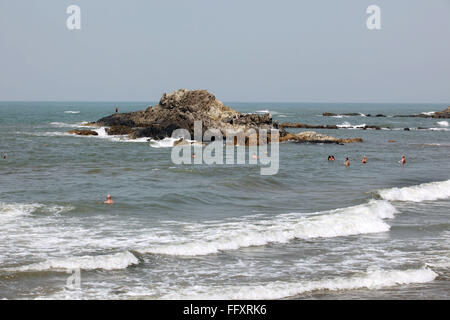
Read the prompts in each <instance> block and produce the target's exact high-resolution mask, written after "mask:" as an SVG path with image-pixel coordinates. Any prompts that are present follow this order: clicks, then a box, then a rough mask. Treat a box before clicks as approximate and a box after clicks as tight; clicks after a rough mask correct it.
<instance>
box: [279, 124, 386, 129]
mask: <svg viewBox="0 0 450 320" xmlns="http://www.w3.org/2000/svg"><path fill="white" fill-rule="evenodd" d="M279 127H280V128H299V129H333V130H334V129H361V130H367V129H375V130H381V129H382V128H385V129H390V127H381V126H374V125H369V126H368V125H365V126H358V127H342V126H337V125H334V124H327V125H314V124H306V123H292V122H283V123H281V124H280V125H279Z"/></svg>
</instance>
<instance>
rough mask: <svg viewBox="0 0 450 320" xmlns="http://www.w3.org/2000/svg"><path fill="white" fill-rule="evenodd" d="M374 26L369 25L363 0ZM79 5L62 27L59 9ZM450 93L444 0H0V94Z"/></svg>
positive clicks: (137, 97)
mask: <svg viewBox="0 0 450 320" xmlns="http://www.w3.org/2000/svg"><path fill="white" fill-rule="evenodd" d="M372 4H375V5H378V6H379V7H380V9H381V30H369V29H368V28H367V26H366V20H367V18H368V17H369V14H367V13H366V9H367V7H368V6H369V5H372ZM70 5H78V6H79V7H80V9H81V29H80V30H69V29H67V27H66V20H67V18H68V17H69V14H67V13H66V9H67V7H68V6H70ZM179 88H186V89H207V90H209V91H210V92H212V93H214V94H215V96H216V97H217V98H218V99H219V100H222V101H241V102H244V101H254V102H263V101H268V102H372V103H377V102H416V103H450V0H430V1H423V0H395V1H392V0H370V1H366V0H339V1H336V0H314V1H313V0H311V1H299V0H276V1H275V0H271V1H267V0H226V1H225V0H189V1H187V0H178V1H177V0H161V1H156V0H150V1H149V0H127V1H125V0H123V1H118V0H95V1H92V0H0V101H156V100H159V98H160V96H161V94H162V93H164V92H171V91H173V90H176V89H179Z"/></svg>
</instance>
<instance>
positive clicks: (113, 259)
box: [8, 251, 139, 272]
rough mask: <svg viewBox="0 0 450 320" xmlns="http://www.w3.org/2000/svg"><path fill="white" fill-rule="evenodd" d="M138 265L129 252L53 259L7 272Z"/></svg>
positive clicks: (92, 268) (136, 259)
mask: <svg viewBox="0 0 450 320" xmlns="http://www.w3.org/2000/svg"><path fill="white" fill-rule="evenodd" d="M136 264H139V260H138V258H136V256H134V255H133V254H132V253H131V252H129V251H125V252H119V253H116V254H111V255H100V256H82V257H71V258H66V259H61V258H55V259H49V260H46V261H43V262H39V263H34V264H31V265H27V266H22V267H18V268H10V269H8V271H14V272H28V271H58V270H59V271H66V270H70V269H83V270H95V269H102V270H120V269H126V268H127V267H129V266H131V265H136Z"/></svg>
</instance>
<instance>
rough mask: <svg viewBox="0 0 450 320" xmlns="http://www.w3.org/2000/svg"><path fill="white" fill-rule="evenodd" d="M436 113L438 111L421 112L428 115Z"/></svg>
mask: <svg viewBox="0 0 450 320" xmlns="http://www.w3.org/2000/svg"><path fill="white" fill-rule="evenodd" d="M435 113H436V111H429V112H422V113H421V114H424V115H427V116H432V115H433V114H435Z"/></svg>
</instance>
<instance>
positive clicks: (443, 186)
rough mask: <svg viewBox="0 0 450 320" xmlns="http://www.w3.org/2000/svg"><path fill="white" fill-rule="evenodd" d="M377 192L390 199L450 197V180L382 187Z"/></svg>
mask: <svg viewBox="0 0 450 320" xmlns="http://www.w3.org/2000/svg"><path fill="white" fill-rule="evenodd" d="M377 193H378V194H379V195H380V197H381V198H382V199H384V200H389V201H412V202H422V201H434V200H440V199H446V198H448V197H450V180H447V181H439V182H430V183H423V184H420V185H417V186H411V187H404V188H390V189H381V190H378V191H377Z"/></svg>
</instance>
